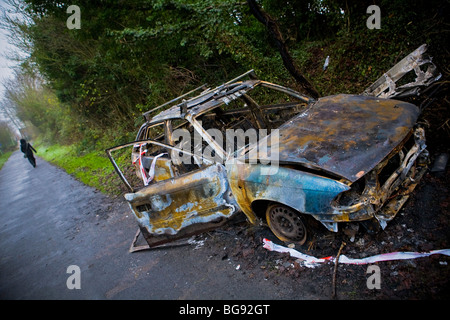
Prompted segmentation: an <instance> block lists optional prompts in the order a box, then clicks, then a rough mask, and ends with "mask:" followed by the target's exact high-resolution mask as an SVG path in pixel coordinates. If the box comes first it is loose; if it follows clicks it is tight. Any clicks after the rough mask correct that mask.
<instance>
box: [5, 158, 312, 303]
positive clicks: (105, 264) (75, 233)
mask: <svg viewBox="0 0 450 320" xmlns="http://www.w3.org/2000/svg"><path fill="white" fill-rule="evenodd" d="M136 231H137V224H136V222H135V220H134V217H132V215H131V214H130V212H129V208H128V206H127V205H126V203H125V202H124V201H123V200H122V199H121V197H119V198H118V199H111V198H109V197H107V196H105V195H104V194H102V193H100V192H98V191H96V190H95V189H93V188H90V187H87V186H85V185H84V184H82V183H81V182H79V181H77V180H76V179H74V178H73V177H71V176H70V175H68V174H67V173H65V172H64V171H63V170H61V169H59V168H57V167H55V166H53V165H51V164H49V163H47V162H45V161H43V160H42V159H41V158H37V167H36V168H33V167H32V166H31V165H30V164H29V162H28V160H27V159H25V158H23V156H22V153H21V152H20V151H17V152H15V153H13V154H12V156H11V157H10V158H9V160H8V161H7V162H6V163H5V165H4V166H3V168H2V170H1V171H0V299H12V300H16V299H167V300H175V299H182V300H185V299H194V300H197V299H202V300H203V299H204V300H211V299H212V300H216V299H217V300H219V299H220V300H221V299H302V298H306V299H311V298H318V297H315V296H314V295H313V294H307V293H303V295H302V296H299V292H298V291H295V290H294V289H293V288H292V284H290V283H288V282H287V283H279V284H277V286H276V287H274V285H273V283H271V281H267V279H264V277H263V276H262V275H255V276H252V277H249V276H248V275H245V274H243V273H241V272H238V271H236V266H234V265H233V264H231V263H227V262H226V260H224V259H223V258H221V256H220V255H217V256H214V255H211V253H210V252H208V251H207V250H206V248H202V247H201V246H200V248H197V249H196V248H195V246H194V245H185V246H179V247H172V248H168V249H156V250H146V251H140V252H135V253H130V252H129V251H128V250H129V248H130V244H131V242H132V240H133V237H134V235H135V233H136ZM71 265H76V266H78V267H79V268H80V274H79V275H80V277H79V280H80V281H79V283H80V286H81V288H80V289H77V288H73V289H69V288H68V286H67V281H68V279H69V277H71V276H73V275H74V274H72V273H70V272H69V273H68V272H67V271H68V267H69V266H71ZM71 279H72V280H73V277H72V278H71ZM69 280H70V279H69ZM72 280H70V281H69V282H71V281H72ZM71 283H76V282H73V281H72V282H71Z"/></svg>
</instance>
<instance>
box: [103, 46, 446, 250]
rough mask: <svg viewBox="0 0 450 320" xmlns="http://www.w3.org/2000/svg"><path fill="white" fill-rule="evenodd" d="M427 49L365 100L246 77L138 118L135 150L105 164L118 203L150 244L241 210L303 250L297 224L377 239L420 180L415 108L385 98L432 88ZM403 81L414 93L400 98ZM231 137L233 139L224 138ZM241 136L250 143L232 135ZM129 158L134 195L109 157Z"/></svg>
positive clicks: (422, 167)
mask: <svg viewBox="0 0 450 320" xmlns="http://www.w3.org/2000/svg"><path fill="white" fill-rule="evenodd" d="M425 49H426V47H425V46H422V47H420V48H419V49H417V50H416V51H414V52H413V53H411V54H410V55H409V56H407V57H406V58H405V59H403V60H402V61H401V62H400V63H399V64H398V65H396V66H395V67H394V68H392V69H391V70H390V71H389V72H387V73H386V74H385V75H383V77H382V78H380V79H379V80H378V81H377V82H376V83H374V84H373V85H372V86H371V87H369V89H368V90H366V92H365V93H364V94H362V95H348V94H340V95H335V96H329V97H324V98H320V99H318V100H317V101H315V100H313V99H311V98H309V97H306V96H304V95H302V94H300V93H298V92H296V91H294V90H292V89H289V88H286V87H283V86H279V85H276V84H273V83H269V82H266V81H262V80H259V79H257V78H256V77H255V75H254V72H253V71H249V72H247V73H245V74H243V75H241V76H240V77H238V78H236V79H233V80H231V81H229V82H227V83H225V84H223V85H221V86H218V87H216V88H214V89H205V87H203V86H202V87H199V88H197V89H195V90H193V91H191V92H189V93H187V94H185V95H183V96H180V97H178V98H176V99H174V100H171V101H169V102H167V103H166V104H164V105H162V106H159V107H158V108H155V109H153V110H151V111H149V112H147V113H145V114H144V117H145V123H144V124H143V125H142V127H141V128H140V130H139V132H138V134H137V138H136V141H133V142H131V143H128V144H124V145H121V146H117V147H113V148H111V149H108V150H107V154H108V156H109V157H110V159H111V161H112V163H113V165H114V167H115V169H116V171H117V172H118V174H119V176H120V177H121V178H122V180H123V181H124V183H125V184H126V185H127V187H128V189H129V191H130V192H129V193H127V194H125V199H126V200H127V202H128V203H129V205H130V208H131V210H132V212H133V213H134V215H135V217H136V219H137V221H138V224H139V227H140V231H141V232H142V234H143V235H144V237H145V239H146V240H147V243H148V245H149V246H150V247H151V246H157V245H159V244H162V243H165V242H169V241H172V240H175V239H179V238H182V237H186V236H188V235H191V234H195V233H198V232H201V231H204V230H208V229H211V228H215V227H217V226H219V225H221V224H222V223H224V222H226V221H227V220H228V219H229V218H231V217H232V216H233V215H235V214H236V213H237V212H241V211H242V212H243V213H244V214H245V216H246V217H247V219H248V221H249V222H251V223H259V222H261V221H266V222H267V224H268V226H269V227H270V229H271V230H272V232H273V233H274V234H275V235H276V236H277V237H278V238H279V239H281V240H283V241H293V242H297V243H304V242H305V240H306V236H307V226H306V225H305V223H304V222H305V219H304V218H305V216H311V217H313V218H314V219H316V220H318V221H320V223H321V224H323V225H324V226H325V227H326V228H327V229H328V230H330V231H333V232H337V231H338V223H340V222H352V221H359V222H361V223H362V224H363V225H364V226H365V227H367V228H368V229H369V230H373V229H379V228H380V227H381V228H384V227H385V226H386V223H387V222H388V221H390V220H392V219H393V218H394V216H395V214H396V213H397V212H398V211H399V209H400V208H401V206H402V205H403V204H404V203H405V202H406V200H407V199H408V197H409V193H410V192H411V191H412V190H413V189H414V187H415V186H416V185H417V183H418V182H419V180H420V178H421V177H422V176H423V174H424V173H425V171H426V170H427V162H428V152H427V150H426V145H425V133H424V129H423V128H421V127H418V126H417V125H416V123H417V120H418V117H419V115H420V110H419V108H418V107H417V106H415V105H413V104H411V103H407V102H403V101H400V100H393V99H389V97H392V96H398V95H399V94H402V95H406V94H414V92H415V91H414V90H416V89H417V87H420V86H423V85H426V84H427V82H430V81H432V80H433V79H434V80H435V79H437V77H438V76H436V71H435V68H434V65H433V64H431V67H429V69H428V70H427V71H426V72H423V71H422V70H421V69H420V68H419V67H420V66H421V65H423V64H426V63H428V64H430V62H431V61H430V60H426V59H425V58H423V53H424V51H425ZM410 70H414V71H415V72H416V75H417V78H416V82H415V84H416V85H414V83H413V84H412V85H411V84H408V85H406V86H402V87H399V88H396V87H395V81H397V80H398V79H399V78H400V77H401V76H402V75H403V74H405V73H406V72H408V71H410ZM399 74H400V76H399ZM245 77H249V78H250V79H249V80H242V79H244V78H245ZM397 89H400V90H397ZM199 90H203V91H202V92H201V93H200V94H197V95H196V92H197V93H198V91H199ZM399 92H400V93H399ZM382 95H384V96H385V98H381V97H380V96H382ZM192 96H193V97H192ZM261 101H264V102H261ZM164 107H167V109H165V110H164V111H162V112H160V113H159V114H157V115H156V116H153V117H151V116H150V115H151V114H152V113H153V112H155V111H156V110H159V109H161V108H164ZM230 130H231V131H230ZM239 130H241V131H239ZM250 130H254V131H250ZM229 132H234V133H236V132H238V134H235V135H234V136H233V137H232V138H231V139H230V137H229V135H227V133H229ZM247 132H252V133H253V132H254V133H256V139H257V140H256V141H255V140H253V141H251V139H247V140H250V141H246V140H245V139H243V138H242V137H240V136H239V135H242V133H244V134H245V133H247ZM240 138H241V140H239V139H240ZM126 147H130V148H132V163H133V165H134V169H135V171H136V174H137V176H138V177H139V178H140V180H139V181H140V182H142V184H143V185H141V186H139V187H137V188H136V187H134V186H132V183H131V182H130V181H129V180H128V179H127V178H126V177H125V175H124V173H123V171H122V170H121V169H120V168H119V165H118V163H117V162H116V161H115V160H114V158H113V157H112V153H113V152H115V151H118V150H120V149H123V148H126ZM252 154H257V155H258V156H257V157H256V160H255V159H254V158H252V156H251V155H252ZM274 155H276V157H275V158H274V157H273V156H274ZM268 159H271V160H272V162H270V161H267V160H268ZM253 160H254V161H253Z"/></svg>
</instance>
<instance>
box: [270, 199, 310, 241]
mask: <svg viewBox="0 0 450 320" xmlns="http://www.w3.org/2000/svg"><path fill="white" fill-rule="evenodd" d="M266 220H267V223H268V224H269V228H270V230H272V232H273V233H274V234H275V236H276V237H277V238H278V239H280V240H282V241H286V242H295V243H298V244H300V245H302V244H304V243H305V241H306V236H307V232H306V227H305V225H304V223H303V221H302V219H301V218H300V214H299V212H298V211H295V210H293V209H291V208H289V207H287V206H284V205H281V204H272V205H270V206H269V207H268V208H267V210H266Z"/></svg>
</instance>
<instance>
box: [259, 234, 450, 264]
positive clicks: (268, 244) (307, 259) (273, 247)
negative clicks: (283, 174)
mask: <svg viewBox="0 0 450 320" xmlns="http://www.w3.org/2000/svg"><path fill="white" fill-rule="evenodd" d="M263 243H264V245H263V247H264V248H265V249H267V250H269V251H277V252H283V253H289V254H290V255H291V257H294V258H298V259H301V260H303V261H302V265H304V266H305V267H308V268H314V267H316V266H318V265H319V264H321V263H326V262H335V260H336V257H333V256H329V257H325V258H316V257H314V256H310V255H307V254H304V253H301V252H299V251H297V250H295V249H291V248H287V247H283V246H280V245H278V244H275V243H273V242H272V241H270V240H268V239H263ZM433 254H443V255H446V256H450V249H440V250H432V251H429V252H390V253H383V254H378V255H375V256H371V257H366V258H362V259H352V258H348V257H347V256H345V255H340V256H339V263H344V264H370V263H375V262H381V261H391V260H405V259H416V258H422V257H428V256H431V255H433Z"/></svg>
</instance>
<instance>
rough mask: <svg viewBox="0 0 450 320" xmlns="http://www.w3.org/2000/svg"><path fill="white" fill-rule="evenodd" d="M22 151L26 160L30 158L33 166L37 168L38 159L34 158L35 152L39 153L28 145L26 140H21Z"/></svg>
mask: <svg viewBox="0 0 450 320" xmlns="http://www.w3.org/2000/svg"><path fill="white" fill-rule="evenodd" d="M20 151H22V152H23V153H24V156H23V157H24V158H28V161H30V163H31V165H32V166H33V167H34V168H36V158H35V157H34V154H33V151H34V152H37V151H36V149H35V148H33V146H32V145H31V144H30V143H28V142H27V141H26V140H25V139H20Z"/></svg>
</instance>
